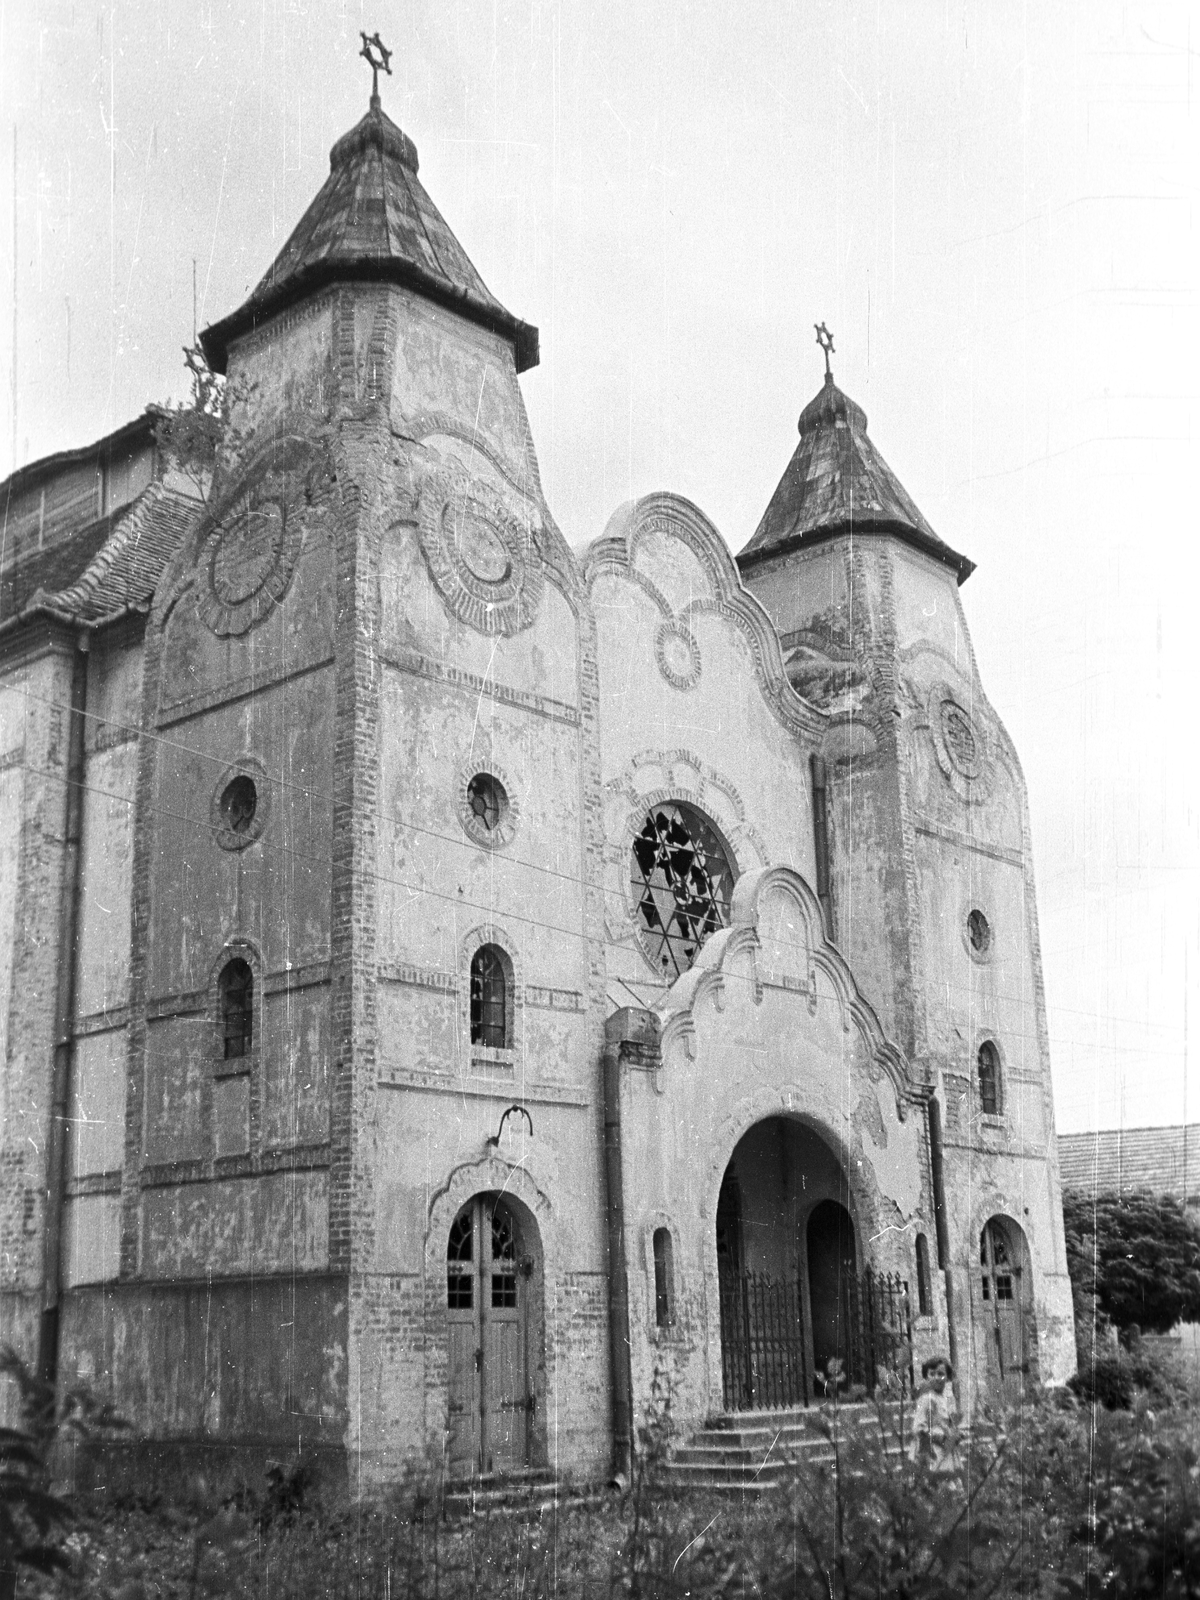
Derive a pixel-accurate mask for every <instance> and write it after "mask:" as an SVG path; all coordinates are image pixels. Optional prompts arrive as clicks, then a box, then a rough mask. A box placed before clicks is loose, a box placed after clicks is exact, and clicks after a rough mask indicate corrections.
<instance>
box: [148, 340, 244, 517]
mask: <svg viewBox="0 0 1200 1600" xmlns="http://www.w3.org/2000/svg"><path fill="white" fill-rule="evenodd" d="M183 359H184V363H185V364H186V366H187V369H188V375H189V378H190V382H191V393H190V395H189V396H188V398H187V399H186V400H183V401H180V403H179V404H178V405H175V406H161V407H160V408H159V409H158V411H157V413H156V417H155V423H154V442H155V443H156V444H157V445H158V447H159V449H160V450H162V451H163V452H164V453H165V454H166V455H168V456H169V457H170V458H171V460H172V462H173V463H174V465H175V466H176V468H177V469H178V471H180V472H182V473H183V475H184V477H186V478H188V479H190V480H191V482H192V483H193V484H194V486H195V488H196V492H197V493H198V495H199V496H200V498H201V499H202V500H204V499H207V498H208V493H209V489H210V487H211V485H212V480H213V474H214V472H215V470H216V464H217V451H218V449H219V447H220V444H221V440H222V438H223V437H224V434H225V431H226V429H227V427H228V426H229V413H230V409H231V406H232V402H233V396H232V395H231V393H230V391H229V386H228V385H227V383H226V382H225V379H224V378H223V377H221V376H220V375H219V374H218V373H215V372H214V371H213V370H212V368H211V367H210V366H209V364H208V361H207V360H206V358H205V355H204V352H203V350H202V349H201V348H200V346H199V345H193V346H191V347H190V348H187V349H185V350H184V352H183Z"/></svg>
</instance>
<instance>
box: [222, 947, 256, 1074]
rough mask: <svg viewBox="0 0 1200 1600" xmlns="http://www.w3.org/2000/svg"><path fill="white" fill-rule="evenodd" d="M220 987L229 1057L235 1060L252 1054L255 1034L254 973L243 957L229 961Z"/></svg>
mask: <svg viewBox="0 0 1200 1600" xmlns="http://www.w3.org/2000/svg"><path fill="white" fill-rule="evenodd" d="M219 987H220V995H221V1035H222V1038H223V1040H224V1046H225V1059H226V1061H235V1060H237V1059H238V1058H239V1057H240V1056H248V1055H249V1054H250V1050H251V1046H252V1043H253V1038H254V974H253V973H252V972H251V971H250V966H249V963H248V962H245V961H243V960H242V959H241V958H240V957H236V958H235V959H234V960H233V961H229V962H227V963H226V964H225V967H224V968H223V969H222V972H221V978H220V986H219Z"/></svg>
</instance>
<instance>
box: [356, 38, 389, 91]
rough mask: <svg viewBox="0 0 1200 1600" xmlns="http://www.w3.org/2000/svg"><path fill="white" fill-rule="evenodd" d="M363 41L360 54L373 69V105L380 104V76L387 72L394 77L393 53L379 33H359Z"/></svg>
mask: <svg viewBox="0 0 1200 1600" xmlns="http://www.w3.org/2000/svg"><path fill="white" fill-rule="evenodd" d="M359 37H360V38H361V39H362V49H361V50H360V51H359V52H358V53H359V55H360V56H362V58H363V60H364V61H365V62H366V63H367V65H368V66H369V67H370V69H371V104H372V105H373V106H377V105H378V104H379V74H380V73H381V72H386V73H387V75H388V77H389V78H390V77H391V75H392V52H391V51H390V50H389V49H388V47H387V46H386V45H385V44H384V42H383V40H382V39H381V38H380V37H379V35H378V34H377V33H363V32H362V31H361V30H360V31H359Z"/></svg>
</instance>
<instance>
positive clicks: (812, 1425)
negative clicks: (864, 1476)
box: [664, 1403, 902, 1495]
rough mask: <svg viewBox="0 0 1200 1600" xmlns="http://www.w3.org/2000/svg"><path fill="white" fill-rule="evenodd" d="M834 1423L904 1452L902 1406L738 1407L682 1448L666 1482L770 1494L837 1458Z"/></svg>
mask: <svg viewBox="0 0 1200 1600" xmlns="http://www.w3.org/2000/svg"><path fill="white" fill-rule="evenodd" d="M881 1416H882V1429H881ZM830 1422H832V1425H833V1427H834V1429H835V1430H836V1432H835V1437H837V1438H842V1439H847V1440H849V1439H850V1438H851V1437H853V1436H858V1437H860V1438H861V1437H864V1436H865V1437H866V1438H869V1439H871V1440H872V1441H874V1442H875V1443H876V1444H878V1442H879V1441H880V1440H881V1439H882V1442H883V1449H884V1452H885V1453H886V1454H887V1455H889V1456H892V1457H897V1456H899V1455H900V1452H901V1448H902V1447H901V1443H900V1440H899V1437H898V1429H899V1425H900V1418H899V1407H898V1406H894V1405H893V1406H884V1407H883V1408H882V1409H879V1408H876V1407H875V1406H874V1405H868V1404H865V1403H860V1404H846V1405H839V1406H838V1407H837V1408H836V1410H833V1409H832V1408H828V1409H827V1408H821V1409H817V1408H813V1409H806V1408H803V1407H797V1408H795V1409H790V1410H786V1411H735V1412H729V1413H726V1414H725V1415H724V1416H720V1417H716V1418H714V1420H713V1421H712V1422H711V1423H709V1424H708V1426H707V1427H704V1428H701V1429H700V1431H699V1432H698V1433H696V1434H693V1436H692V1438H691V1439H690V1440H689V1441H688V1443H687V1444H684V1445H679V1446H677V1447H676V1449H675V1450H674V1451H673V1452H672V1455H671V1457H670V1459H669V1461H668V1462H667V1465H666V1469H665V1472H664V1485H665V1486H666V1487H668V1488H676V1489H680V1490H683V1489H694V1490H697V1491H699V1492H701V1493H703V1492H705V1491H707V1492H709V1493H714V1494H740V1495H761V1494H766V1493H768V1492H769V1491H770V1490H772V1489H777V1488H779V1487H780V1485H781V1484H782V1483H784V1482H785V1481H786V1480H787V1478H788V1477H789V1476H791V1475H792V1474H793V1473H795V1472H796V1471H797V1469H799V1470H801V1471H803V1470H805V1469H815V1468H817V1467H819V1466H823V1465H827V1464H828V1463H830V1462H832V1461H833V1459H834V1441H833V1440H831V1439H830V1438H829V1437H828V1435H827V1434H826V1432H825V1431H824V1428H825V1426H827V1425H828V1424H829V1423H830Z"/></svg>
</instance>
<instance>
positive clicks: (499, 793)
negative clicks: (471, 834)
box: [467, 772, 508, 833]
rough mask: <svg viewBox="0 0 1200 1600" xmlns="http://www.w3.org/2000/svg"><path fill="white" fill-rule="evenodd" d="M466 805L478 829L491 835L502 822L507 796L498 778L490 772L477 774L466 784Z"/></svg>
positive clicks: (506, 805)
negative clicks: (484, 830)
mask: <svg viewBox="0 0 1200 1600" xmlns="http://www.w3.org/2000/svg"><path fill="white" fill-rule="evenodd" d="M467 804H468V805H469V806H470V808H471V815H472V816H473V817H474V818H475V821H476V823H477V824H478V825H479V827H481V828H486V829H487V831H488V832H489V833H491V832H492V831H493V829H495V828H498V827H499V826H500V823H501V822H502V821H503V818H504V813H505V811H506V810H507V809H508V796H507V795H506V794H505V792H504V785H503V784H502V783H501V782H500V780H499V779H498V778H493V776H492V774H491V773H490V772H477V773H476V774H475V776H474V777H473V778H472V779H471V781H470V783H468V784H467Z"/></svg>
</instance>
